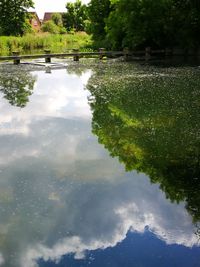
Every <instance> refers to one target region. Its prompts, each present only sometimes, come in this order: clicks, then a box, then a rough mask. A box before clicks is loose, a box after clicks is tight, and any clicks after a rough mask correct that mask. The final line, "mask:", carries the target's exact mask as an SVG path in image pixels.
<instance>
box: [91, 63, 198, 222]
mask: <svg viewBox="0 0 200 267" xmlns="http://www.w3.org/2000/svg"><path fill="white" fill-rule="evenodd" d="M128 68H129V67H128ZM153 71H155V70H148V71H146V72H144V73H143V72H142V71H137V73H136V70H133V69H132V70H130V69H129V71H127V72H126V75H123V73H120V72H119V69H114V68H113V69H111V70H110V71H108V72H106V73H107V74H106V75H100V76H98V74H97V75H96V76H93V78H92V79H91V80H90V82H89V84H88V89H89V90H90V92H91V94H92V96H91V99H90V105H91V108H92V110H93V121H92V128H93V132H94V133H95V134H96V135H97V136H98V138H99V142H100V143H102V144H104V146H105V147H106V148H107V149H108V150H109V151H110V154H111V156H113V157H114V156H117V157H118V158H119V160H120V161H121V162H123V163H124V164H125V166H126V170H128V171H130V170H134V169H135V170H137V171H139V172H144V173H146V174H148V175H149V177H150V178H151V181H152V182H153V183H160V188H161V189H162V190H163V191H164V192H165V194H166V197H167V198H170V200H171V201H176V202H179V201H185V202H186V208H187V210H188V211H189V213H190V214H191V215H192V217H193V219H194V221H199V220H200V130H199V129H200V106H199V105H200V102H199V99H200V76H199V71H198V70H195V69H193V70H188V69H182V70H176V69H174V70H170V69H168V70H165V71H164V70H162V73H161V72H160V73H155V72H154V73H153ZM133 73H136V74H133Z"/></svg>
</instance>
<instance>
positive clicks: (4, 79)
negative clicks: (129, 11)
mask: <svg viewBox="0 0 200 267" xmlns="http://www.w3.org/2000/svg"><path fill="white" fill-rule="evenodd" d="M0 113H1V116H0V148H1V149H0V266H3V267H36V266H37V267H55V266H57V267H64V266H70V267H86V266H92V267H102V266H105V267H108V266H109V267H118V266H119V267H122V266H123V267H156V266H159V267H169V266H170V267H198V266H199V263H200V242H199V241H200V69H199V68H198V67H188V66H186V67H161V66H149V65H145V64H137V63H125V62H112V61H111V62H107V63H106V62H101V63H90V64H81V63H77V64H69V65H68V66H67V67H66V68H63V69H54V68H53V69H50V68H46V69H43V68H39V67H38V68H36V69H31V68H29V67H27V66H24V65H20V66H12V65H5V64H4V65H1V66H0Z"/></svg>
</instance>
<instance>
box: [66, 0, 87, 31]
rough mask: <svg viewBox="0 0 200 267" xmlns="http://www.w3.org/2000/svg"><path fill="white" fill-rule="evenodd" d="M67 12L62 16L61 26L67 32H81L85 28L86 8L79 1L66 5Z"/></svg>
mask: <svg viewBox="0 0 200 267" xmlns="http://www.w3.org/2000/svg"><path fill="white" fill-rule="evenodd" d="M66 9H67V12H66V13H64V14H63V24H64V26H65V27H66V29H67V30H68V31H70V30H72V29H74V30H75V31H83V30H84V28H85V20H86V19H87V16H86V6H85V5H83V4H82V2H81V1H80V0H76V2H74V3H67V4H66Z"/></svg>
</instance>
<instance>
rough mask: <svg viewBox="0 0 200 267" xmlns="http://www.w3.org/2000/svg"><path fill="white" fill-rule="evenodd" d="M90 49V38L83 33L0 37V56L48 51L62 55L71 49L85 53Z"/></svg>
mask: <svg viewBox="0 0 200 267" xmlns="http://www.w3.org/2000/svg"><path fill="white" fill-rule="evenodd" d="M89 47H91V38H90V36H89V35H87V34H86V33H83V32H79V33H68V34H64V35H60V34H47V33H42V34H37V35H35V34H28V35H25V36H22V37H14V36H0V55H1V56H6V55H11V54H12V51H20V53H21V54H25V53H40V52H41V51H43V50H44V49H47V48H48V49H50V50H51V52H52V53H62V52H66V51H68V50H71V49H73V48H78V49H80V50H81V51H87V49H89Z"/></svg>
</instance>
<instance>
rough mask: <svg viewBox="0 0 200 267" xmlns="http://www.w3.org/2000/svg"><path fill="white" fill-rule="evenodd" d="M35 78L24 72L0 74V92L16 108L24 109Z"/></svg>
mask: <svg viewBox="0 0 200 267" xmlns="http://www.w3.org/2000/svg"><path fill="white" fill-rule="evenodd" d="M35 81H36V78H35V77H34V76H33V75H32V74H31V73H30V72H26V71H14V72H7V73H6V72H5V71H3V72H0V91H1V92H3V94H4V98H6V99H7V100H8V101H9V103H10V104H11V105H13V106H17V107H21V108H23V107H25V106H26V104H27V102H28V101H29V96H30V95H31V94H32V93H33V88H34V84H35Z"/></svg>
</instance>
